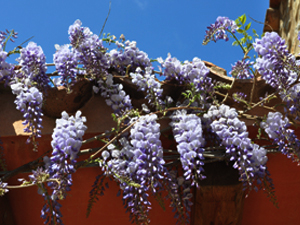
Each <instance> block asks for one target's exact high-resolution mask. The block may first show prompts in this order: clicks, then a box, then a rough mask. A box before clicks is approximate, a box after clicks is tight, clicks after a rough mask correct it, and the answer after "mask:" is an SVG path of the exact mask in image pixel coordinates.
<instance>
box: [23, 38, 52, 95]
mask: <svg viewBox="0 0 300 225" xmlns="http://www.w3.org/2000/svg"><path fill="white" fill-rule="evenodd" d="M17 61H18V62H19V65H20V66H21V70H20V71H19V73H18V74H17V77H18V79H21V80H24V79H29V80H30V82H31V85H34V86H37V87H38V88H41V89H44V88H48V87H50V85H49V83H50V79H49V77H48V76H47V74H46V71H47V66H46V57H45V54H44V52H43V50H42V48H41V47H40V46H37V44H36V43H34V42H29V43H28V45H27V46H26V48H22V49H21V50H20V57H19V58H18V59H17Z"/></svg>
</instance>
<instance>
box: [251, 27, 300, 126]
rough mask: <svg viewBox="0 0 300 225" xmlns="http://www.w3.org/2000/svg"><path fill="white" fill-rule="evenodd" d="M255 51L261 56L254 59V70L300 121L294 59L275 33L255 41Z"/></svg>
mask: <svg viewBox="0 0 300 225" xmlns="http://www.w3.org/2000/svg"><path fill="white" fill-rule="evenodd" d="M253 46H254V49H255V51H256V52H257V53H258V54H259V55H260V56H261V57H260V58H257V59H256V64H255V65H254V68H255V69H257V70H258V72H259V73H260V74H261V75H262V78H263V79H265V81H266V83H268V84H270V85H271V86H272V87H274V88H276V89H278V91H279V94H280V96H281V98H282V99H283V101H285V102H286V103H287V108H288V109H289V111H290V112H291V113H292V114H293V115H294V116H295V118H296V119H297V120H299V119H300V113H299V112H300V103H299V102H300V86H299V84H296V85H295V82H296V81H297V79H298V74H299V72H300V71H299V68H298V66H297V62H296V59H295V57H294V56H293V55H292V54H290V53H289V52H288V50H287V47H286V45H285V41H284V39H282V38H281V37H280V36H279V35H278V34H277V33H275V32H271V33H266V35H265V36H264V37H263V38H262V39H256V42H255V43H254V44H253Z"/></svg>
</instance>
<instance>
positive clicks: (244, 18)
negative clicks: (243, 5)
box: [239, 14, 246, 25]
mask: <svg viewBox="0 0 300 225" xmlns="http://www.w3.org/2000/svg"><path fill="white" fill-rule="evenodd" d="M239 20H240V21H241V24H243V25H244V24H245V23H246V15H245V14H243V15H241V16H240V17H239Z"/></svg>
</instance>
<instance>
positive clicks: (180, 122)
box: [171, 110, 205, 186]
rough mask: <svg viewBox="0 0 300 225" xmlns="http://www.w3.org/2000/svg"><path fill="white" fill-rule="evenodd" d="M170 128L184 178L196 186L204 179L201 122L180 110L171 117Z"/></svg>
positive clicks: (203, 141) (203, 143)
mask: <svg viewBox="0 0 300 225" xmlns="http://www.w3.org/2000/svg"><path fill="white" fill-rule="evenodd" d="M171 126H172V127H173V133H174V138H175V140H176V142H177V143H178V145H177V150H178V152H179V154H180V161H181V164H182V167H183V170H184V172H185V173H184V176H185V178H186V179H187V180H189V179H191V180H192V185H195V184H196V185H197V186H198V181H200V180H202V179H204V178H205V176H204V175H203V174H202V173H203V171H204V170H203V168H202V166H203V165H204V163H203V160H204V157H203V152H204V145H205V140H204V138H203V131H202V125H201V120H200V118H199V117H198V116H196V115H195V114H187V113H186V111H185V110H182V111H177V113H176V114H175V115H173V117H172V123H171Z"/></svg>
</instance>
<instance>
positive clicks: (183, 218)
mask: <svg viewBox="0 0 300 225" xmlns="http://www.w3.org/2000/svg"><path fill="white" fill-rule="evenodd" d="M165 181H166V185H165V190H167V192H168V195H167V199H170V201H171V204H170V207H173V211H176V213H175V215H174V217H175V218H176V219H177V223H178V224H190V214H189V212H190V211H191V206H192V205H193V202H192V197H193V194H192V193H191V181H189V180H186V179H185V178H184V177H182V176H179V177H178V174H177V171H175V170H171V171H170V172H169V177H168V179H165ZM177 223H176V224H177Z"/></svg>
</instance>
